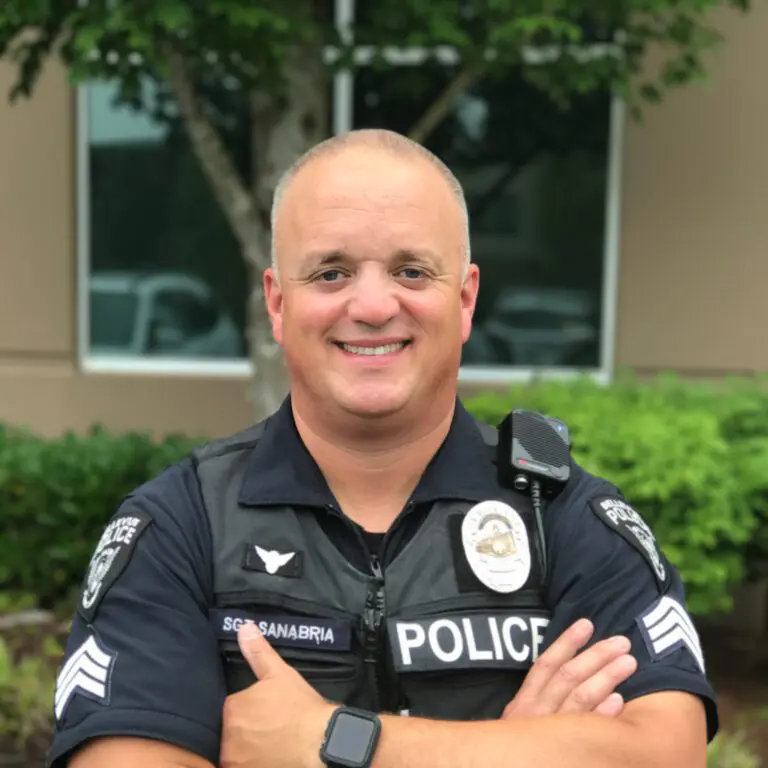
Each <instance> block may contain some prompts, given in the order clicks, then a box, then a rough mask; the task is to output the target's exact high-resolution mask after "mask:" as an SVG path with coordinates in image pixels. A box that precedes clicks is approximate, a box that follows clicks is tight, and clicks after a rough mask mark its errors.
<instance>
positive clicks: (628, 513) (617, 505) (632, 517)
mask: <svg viewBox="0 0 768 768" xmlns="http://www.w3.org/2000/svg"><path fill="white" fill-rule="evenodd" d="M600 506H601V507H602V508H603V509H604V510H605V514H606V515H607V516H608V517H609V518H610V520H611V522H612V523H613V524H614V525H618V524H619V520H621V521H623V522H625V523H634V524H635V525H639V526H640V527H641V528H642V529H643V531H645V532H646V533H647V534H648V535H649V536H652V535H653V534H652V533H651V529H650V528H649V527H648V524H647V523H646V522H645V520H643V518H642V517H640V515H638V514H637V512H635V510H634V509H632V507H630V506H629V505H628V504H625V503H624V502H623V501H621V500H619V499H605V501H602V502H600Z"/></svg>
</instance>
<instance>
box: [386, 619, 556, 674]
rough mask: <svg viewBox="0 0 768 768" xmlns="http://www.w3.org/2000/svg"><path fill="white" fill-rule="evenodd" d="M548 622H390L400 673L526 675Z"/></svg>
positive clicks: (510, 620) (484, 620) (537, 652)
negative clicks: (496, 672)
mask: <svg viewBox="0 0 768 768" xmlns="http://www.w3.org/2000/svg"><path fill="white" fill-rule="evenodd" d="M548 625H549V619H548V618H547V617H546V616H544V615H542V614H535V613H533V612H518V613H516V614H514V615H510V614H503V613H502V614H499V613H494V614H487V613H484V614H477V613H473V614H444V615H442V616H439V617H438V616H435V617H430V618H427V619H413V620H408V621H406V620H403V619H390V620H389V622H388V630H389V635H390V639H391V642H392V647H393V651H394V662H395V669H396V670H397V671H398V672H422V671H424V672H426V671H434V670H438V669H445V668H446V667H451V668H452V669H483V668H499V669H527V668H528V667H530V666H531V664H532V663H533V662H534V661H535V660H536V658H537V657H538V655H539V650H540V648H541V644H542V642H543V639H544V632H545V630H546V628H547V626H548Z"/></svg>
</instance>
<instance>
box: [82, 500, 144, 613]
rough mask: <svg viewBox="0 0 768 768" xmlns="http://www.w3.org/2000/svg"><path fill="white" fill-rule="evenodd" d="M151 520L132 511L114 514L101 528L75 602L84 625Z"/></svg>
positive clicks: (119, 572)
mask: <svg viewBox="0 0 768 768" xmlns="http://www.w3.org/2000/svg"><path fill="white" fill-rule="evenodd" d="M151 522H152V518H151V517H150V516H149V515H148V514H147V513H146V512H143V511H141V510H135V511H132V512H130V513H128V512H126V513H125V514H121V515H118V516H117V517H115V518H114V519H113V520H111V521H110V523H109V525H107V527H106V528H105V529H104V533H102V535H101V539H99V543H98V544H97V545H96V549H95V551H94V553H93V556H92V557H91V562H90V563H89V565H88V573H87V574H86V576H85V581H84V582H83V586H82V589H81V590H80V598H79V600H78V601H77V610H78V613H79V614H80V615H81V616H82V617H83V618H84V619H85V620H86V622H88V624H90V623H91V622H92V621H93V618H94V616H95V615H96V610H97V609H98V607H99V603H101V601H102V599H103V598H104V595H105V594H106V593H107V590H109V588H110V587H111V586H112V585H113V584H114V583H115V580H116V579H117V577H118V576H119V575H120V574H121V573H122V572H123V570H124V568H125V566H126V565H128V561H129V560H130V559H131V555H132V554H133V550H134V547H135V546H136V542H137V541H138V540H139V537H140V536H141V534H142V533H144V531H145V530H146V528H147V526H148V525H149V524H150V523H151Z"/></svg>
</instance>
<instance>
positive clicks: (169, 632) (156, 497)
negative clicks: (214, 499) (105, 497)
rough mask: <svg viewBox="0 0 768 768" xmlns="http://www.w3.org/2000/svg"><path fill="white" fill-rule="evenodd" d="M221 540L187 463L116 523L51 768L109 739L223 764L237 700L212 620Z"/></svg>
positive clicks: (152, 486)
mask: <svg viewBox="0 0 768 768" xmlns="http://www.w3.org/2000/svg"><path fill="white" fill-rule="evenodd" d="M210 546H211V544H210V535H209V532H208V528H207V525H206V519H205V513H204V510H203V509H202V502H201V500H200V497H199V492H198V489H197V484H196V480H195V478H194V475H193V473H192V470H191V468H190V467H189V465H185V464H181V465H177V466H176V467H173V468H171V469H170V470H168V471H166V472H165V473H164V474H163V475H161V476H160V477H158V478H156V479H155V480H153V481H151V482H150V483H148V484H147V485H146V486H144V487H143V488H142V489H139V490H138V491H137V492H136V493H134V494H133V495H132V496H131V497H129V498H128V499H126V500H125V501H124V502H123V504H122V505H121V507H120V508H119V510H118V511H117V512H116V513H115V514H114V515H113V517H112V518H111V520H110V521H109V523H108V524H107V526H106V528H105V530H104V531H103V533H102V536H101V539H100V541H99V543H98V545H97V547H96V549H95V552H94V555H93V557H92V559H91V562H90V565H89V568H88V573H87V574H86V576H85V579H84V582H83V585H82V588H81V595H80V599H79V601H78V605H77V610H76V613H75V615H74V618H73V623H72V628H71V632H70V635H69V638H68V640H67V643H66V647H65V654H64V659H63V662H62V665H61V667H60V670H59V674H58V679H57V684H56V690H55V695H54V715H55V730H54V735H53V741H52V744H51V748H50V750H49V754H48V765H49V766H52V768H61V767H63V766H64V765H65V764H66V760H67V756H68V755H69V754H70V753H71V751H72V750H73V749H75V748H76V747H77V746H79V745H81V744H83V743H84V742H86V741H89V740H91V739H94V738H96V737H99V736H108V735H122V736H138V737H145V738H151V739H157V740H160V741H164V742H168V743H170V744H174V745H177V746H179V747H182V748H183V749H186V750H189V751H191V752H194V753H197V754H198V755H201V756H202V757H204V758H206V759H207V760H209V761H210V762H211V763H213V764H214V765H215V764H217V762H218V755H219V741H220V728H221V712H222V706H223V702H224V698H225V694H226V690H225V684H224V677H223V670H222V665H221V662H220V659H219V655H218V649H217V642H216V639H215V637H214V635H213V632H212V629H211V626H210V624H209V621H208V614H207V607H208V597H209V595H210V594H211V578H212V576H211V555H210Z"/></svg>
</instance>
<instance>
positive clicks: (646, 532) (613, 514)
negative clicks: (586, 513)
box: [589, 496, 669, 591]
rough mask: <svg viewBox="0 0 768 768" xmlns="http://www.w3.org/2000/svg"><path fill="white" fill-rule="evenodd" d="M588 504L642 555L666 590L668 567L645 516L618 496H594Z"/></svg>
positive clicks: (660, 584)
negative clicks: (644, 518)
mask: <svg viewBox="0 0 768 768" xmlns="http://www.w3.org/2000/svg"><path fill="white" fill-rule="evenodd" d="M589 506H590V507H591V508H592V511H593V512H594V513H595V514H596V515H597V516H598V517H599V518H600V519H601V520H602V521H603V522H604V523H605V524H606V525H607V526H608V527H609V528H610V529H611V530H612V531H616V533H618V534H619V535H620V536H621V537H623V538H624V540H625V541H627V542H628V543H629V544H631V545H632V546H633V547H634V548H635V549H636V550H637V551H638V552H639V553H640V554H641V555H642V556H643V557H644V558H645V560H646V562H647V563H648V565H650V566H651V570H652V571H653V574H654V576H655V577H656V581H657V582H658V584H659V587H660V589H661V590H662V591H665V590H666V588H667V587H668V586H669V569H668V568H667V565H666V563H665V562H664V558H663V557H662V556H661V552H660V551H659V547H658V544H657V543H656V537H655V536H654V535H653V531H652V530H651V529H650V527H649V526H648V524H647V523H646V522H645V520H643V518H642V517H641V516H640V515H639V514H638V513H637V512H636V511H635V510H634V509H632V507H630V506H629V504H627V502H626V501H624V500H623V499H620V498H618V497H617V496H596V497H594V498H592V499H590V500H589Z"/></svg>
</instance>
